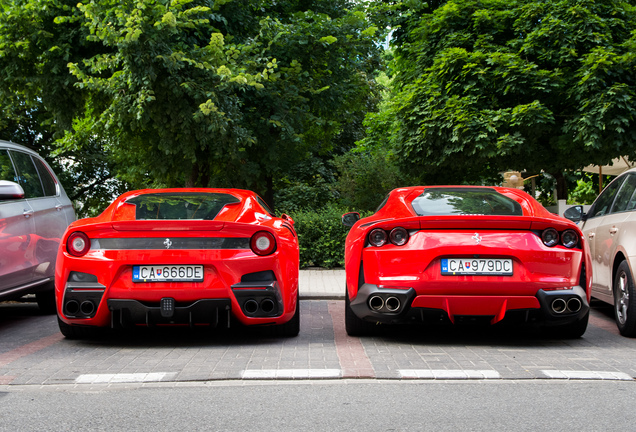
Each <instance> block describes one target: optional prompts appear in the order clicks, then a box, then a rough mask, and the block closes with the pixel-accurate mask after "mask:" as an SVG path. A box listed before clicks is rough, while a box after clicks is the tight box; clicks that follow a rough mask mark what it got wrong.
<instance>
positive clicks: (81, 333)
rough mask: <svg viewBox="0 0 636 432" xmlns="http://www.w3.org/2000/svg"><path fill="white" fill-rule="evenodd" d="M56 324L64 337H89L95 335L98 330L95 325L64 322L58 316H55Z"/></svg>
mask: <svg viewBox="0 0 636 432" xmlns="http://www.w3.org/2000/svg"><path fill="white" fill-rule="evenodd" d="M57 324H58V326H59V327H60V332H61V333H62V334H63V335H64V337H65V338H66V339H91V338H94V337H95V336H97V335H98V334H99V330H100V329H99V328H97V327H89V326H74V325H70V324H66V323H65V322H64V321H62V320H61V319H60V317H59V316H58V317H57Z"/></svg>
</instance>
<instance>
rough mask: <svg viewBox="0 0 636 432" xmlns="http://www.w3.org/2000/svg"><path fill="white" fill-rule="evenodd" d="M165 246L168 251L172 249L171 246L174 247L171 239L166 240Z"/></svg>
mask: <svg viewBox="0 0 636 432" xmlns="http://www.w3.org/2000/svg"><path fill="white" fill-rule="evenodd" d="M163 245H164V246H165V247H166V249H170V246H172V242H171V241H170V239H169V238H167V239H165V240H164V242H163Z"/></svg>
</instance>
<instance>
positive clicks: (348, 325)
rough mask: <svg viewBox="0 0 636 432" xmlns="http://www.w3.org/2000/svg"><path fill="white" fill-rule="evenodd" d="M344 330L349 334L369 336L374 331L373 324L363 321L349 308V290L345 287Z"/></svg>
mask: <svg viewBox="0 0 636 432" xmlns="http://www.w3.org/2000/svg"><path fill="white" fill-rule="evenodd" d="M345 330H346V331H347V334H348V335H349V336H369V335H372V334H373V333H374V330H375V324H373V323H370V322H367V321H364V320H362V319H360V318H358V316H357V315H356V314H355V312H353V309H351V300H349V290H347V289H346V288H345Z"/></svg>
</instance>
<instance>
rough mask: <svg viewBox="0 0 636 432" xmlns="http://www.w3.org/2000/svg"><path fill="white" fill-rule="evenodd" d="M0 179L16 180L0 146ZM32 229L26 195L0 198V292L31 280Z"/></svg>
mask: <svg viewBox="0 0 636 432" xmlns="http://www.w3.org/2000/svg"><path fill="white" fill-rule="evenodd" d="M0 180H8V181H12V182H16V183H18V180H19V179H18V175H17V172H16V170H15V167H14V165H13V162H12V161H11V158H10V157H9V152H8V151H7V150H6V149H0ZM34 232H35V223H34V221H33V209H32V208H31V206H30V205H29V203H28V202H27V200H26V199H11V200H6V201H0V293H7V292H9V291H11V289H12V288H14V287H17V286H21V285H25V284H27V283H29V282H31V281H32V280H33V270H34V268H35V267H36V266H37V260H36V259H35V247H34V246H35V238H34V236H33V233H34Z"/></svg>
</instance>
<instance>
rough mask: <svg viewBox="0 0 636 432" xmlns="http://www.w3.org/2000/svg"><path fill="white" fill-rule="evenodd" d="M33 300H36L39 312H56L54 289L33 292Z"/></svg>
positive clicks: (48, 313)
mask: <svg viewBox="0 0 636 432" xmlns="http://www.w3.org/2000/svg"><path fill="white" fill-rule="evenodd" d="M35 301H37V302H38V307H39V308H40V312H42V313H43V314H46V315H51V314H54V313H55V312H56V306H55V289H50V290H48V289H47V290H46V291H40V292H37V293H35Z"/></svg>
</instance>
